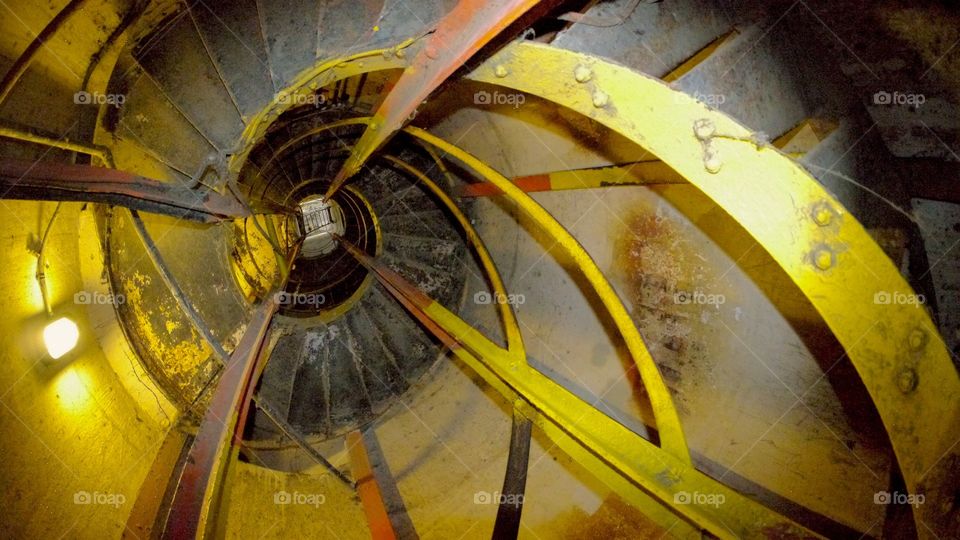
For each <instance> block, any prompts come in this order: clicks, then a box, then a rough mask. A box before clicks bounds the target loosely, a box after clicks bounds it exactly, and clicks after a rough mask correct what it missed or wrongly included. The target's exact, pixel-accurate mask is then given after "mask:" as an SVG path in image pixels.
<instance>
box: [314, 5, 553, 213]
mask: <svg viewBox="0 0 960 540" xmlns="http://www.w3.org/2000/svg"><path fill="white" fill-rule="evenodd" d="M538 3H539V0H494V1H490V0H486V1H484V0H460V1H459V2H457V4H456V6H454V8H453V9H452V10H450V12H449V13H447V14H446V15H445V16H444V17H443V19H441V20H440V22H439V23H437V26H436V27H435V28H434V30H433V32H432V33H431V34H430V35H429V36H428V37H427V38H426V43H425V45H424V47H423V49H422V50H421V51H420V52H419V53H418V54H417V56H416V57H415V58H414V59H413V61H412V62H411V65H410V67H409V68H407V69H406V70H404V72H403V75H401V76H400V79H399V80H398V81H397V84H396V85H394V87H393V88H392V89H391V90H390V93H389V94H387V97H386V98H385V99H384V100H383V102H382V103H381V104H380V106H379V107H378V108H377V112H376V113H375V114H374V115H373V118H372V119H371V121H370V124H369V125H368V126H367V129H366V130H365V131H364V132H363V135H361V136H360V140H359V141H357V144H356V146H354V147H353V151H352V152H351V153H350V156H349V157H348V158H347V160H346V162H345V163H344V164H343V167H342V168H341V169H340V171H338V172H337V175H336V177H335V178H334V179H333V182H332V183H331V185H330V188H329V189H327V192H326V194H325V195H324V198H327V199H328V198H330V197H331V196H333V194H334V193H335V192H336V191H337V190H338V189H339V188H340V186H342V185H343V184H344V182H346V181H347V180H348V179H349V178H350V177H351V176H353V175H354V174H356V173H357V172H358V171H359V170H360V168H361V167H363V164H364V163H365V162H366V160H367V158H369V157H370V155H371V154H373V153H374V152H376V151H377V149H378V148H380V147H381V146H382V145H383V144H384V143H385V142H387V140H389V139H390V137H392V136H393V135H394V134H395V133H396V132H397V130H399V129H400V128H401V127H403V125H404V124H405V123H406V122H408V121H409V119H410V115H411V114H412V113H413V112H414V111H415V110H416V108H417V107H419V106H420V104H421V103H422V102H423V100H425V99H426V98H427V96H429V95H430V94H431V93H432V92H433V91H434V90H435V89H436V88H437V87H439V86H440V84H441V83H443V82H444V81H445V80H446V79H447V77H449V76H450V75H452V74H453V72H454V71H456V70H457V69H459V68H460V66H462V65H463V64H464V63H465V62H466V61H467V60H469V59H470V58H471V57H473V55H474V54H476V53H477V51H479V50H480V48H481V47H483V46H484V45H486V44H487V43H488V42H490V40H492V39H493V38H495V37H496V36H497V35H498V34H499V33H500V32H501V31H503V30H504V29H505V28H506V27H507V26H509V25H510V23H512V22H513V21H515V20H516V19H517V18H518V17H520V16H521V15H523V14H524V13H526V12H527V10H529V9H530V8H532V7H533V6H535V5H536V4H538Z"/></svg>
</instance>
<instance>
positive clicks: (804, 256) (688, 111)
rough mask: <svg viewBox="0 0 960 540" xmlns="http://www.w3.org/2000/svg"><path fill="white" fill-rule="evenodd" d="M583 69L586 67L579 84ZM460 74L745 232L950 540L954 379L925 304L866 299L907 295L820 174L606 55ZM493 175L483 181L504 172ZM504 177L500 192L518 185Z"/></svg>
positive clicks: (543, 51)
mask: <svg viewBox="0 0 960 540" xmlns="http://www.w3.org/2000/svg"><path fill="white" fill-rule="evenodd" d="M583 69H588V70H589V73H590V75H591V76H590V78H589V80H587V81H585V82H583V83H579V82H577V79H576V72H577V71H578V70H579V71H580V72H583ZM502 73H507V75H506V76H500V74H502ZM468 78H470V79H472V80H476V81H479V82H485V83H489V84H495V85H498V86H502V87H505V88H510V89H513V90H515V91H520V92H526V93H529V94H533V95H536V96H539V97H541V98H543V99H546V100H550V101H553V102H555V103H557V104H559V105H562V106H564V107H567V108H569V109H570V110H572V111H575V112H579V113H580V114H582V115H584V116H588V117H590V118H592V119H593V120H594V121H596V122H598V123H600V124H602V125H604V126H606V127H608V128H609V129H611V130H613V131H615V132H617V133H620V134H621V135H623V136H625V137H627V138H628V139H630V140H631V141H633V142H634V143H636V144H637V145H639V146H640V147H642V148H643V149H645V150H647V151H648V152H650V153H651V154H652V155H655V156H657V157H658V158H660V159H661V160H663V162H664V163H666V164H668V165H669V166H670V167H671V168H672V169H674V170H675V171H677V172H678V173H680V174H681V175H683V177H684V178H686V179H687V180H688V181H689V182H690V184H691V185H693V186H695V187H697V188H698V189H700V190H701V191H702V192H703V193H704V194H705V195H707V196H708V197H710V198H711V199H713V201H714V202H716V203H717V205H718V206H719V207H721V208H723V210H724V211H726V212H727V214H729V215H730V216H731V217H732V218H733V219H735V220H736V221H737V222H738V223H739V224H740V225H741V226H742V227H743V228H744V230H746V231H748V232H749V233H750V234H751V235H752V236H753V238H754V239H755V240H756V241H757V243H758V244H760V245H761V246H763V248H764V249H766V250H767V252H768V253H769V254H770V256H771V257H772V258H773V259H774V260H776V261H777V263H778V264H779V265H780V267H781V268H782V269H783V270H784V272H786V274H787V275H789V276H790V278H791V279H792V280H793V282H794V283H795V284H796V285H797V287H798V288H799V289H800V290H802V291H803V293H804V295H805V296H806V297H807V298H808V299H809V300H810V302H811V304H812V305H813V306H814V307H815V308H816V310H817V311H818V312H819V314H820V316H821V317H822V318H823V320H824V322H826V324H827V325H828V326H829V327H830V329H831V330H832V331H833V333H834V335H835V336H836V338H837V340H838V341H839V342H840V343H841V344H842V345H843V346H844V348H845V350H846V353H847V357H848V358H849V359H850V362H851V363H852V364H853V366H854V367H855V368H856V370H857V372H858V373H859V375H860V377H861V379H862V380H863V383H864V386H865V387H866V389H867V391H868V392H869V393H870V396H871V398H872V399H873V403H874V405H876V408H877V412H878V413H879V414H880V417H881V418H882V420H883V423H884V425H885V427H886V429H887V434H888V435H889V438H890V442H891V444H892V446H893V450H894V452H895V453H896V457H897V462H898V464H899V468H900V470H901V471H902V473H903V477H904V481H905V483H906V486H907V491H908V492H909V493H911V494H924V496H925V498H926V502H925V504H922V505H915V506H913V509H912V510H913V513H914V517H915V519H916V523H917V531H918V534H919V535H920V536H921V537H925V538H926V537H931V538H932V537H936V536H940V537H953V536H956V534H957V522H956V519H955V513H952V512H951V511H950V508H951V506H952V505H954V504H955V500H956V493H957V491H958V487H960V481H958V480H960V477H958V475H957V474H956V470H957V464H958V463H960V444H957V441H958V440H960V407H958V399H960V377H958V374H957V369H956V367H955V366H954V364H953V361H952V360H951V357H950V351H949V350H948V349H947V347H946V345H945V344H944V342H943V339H942V338H941V336H940V334H939V333H938V331H937V329H936V326H935V325H934V323H933V321H932V320H931V319H930V316H929V314H928V313H927V312H926V310H923V309H914V308H912V307H909V306H902V305H892V304H883V303H878V302H876V301H875V300H874V298H875V295H876V294H877V293H878V292H884V293H885V294H890V295H897V294H902V295H913V294H914V291H913V290H912V289H911V288H910V285H909V284H908V283H907V282H906V280H905V279H904V278H903V276H902V275H901V274H900V272H899V270H898V269H897V267H896V266H894V265H893V264H892V263H891V261H890V259H889V258H888V257H887V256H886V254H885V253H884V252H883V250H882V249H881V248H880V246H878V245H877V243H876V242H875V241H874V240H873V239H872V238H871V237H870V235H869V234H868V233H867V231H866V230H865V229H864V228H863V226H862V225H861V224H860V223H859V222H858V221H857V220H856V219H855V217H854V216H852V215H851V214H850V212H849V211H848V210H847V209H846V208H844V207H843V206H842V205H841V204H840V203H839V202H838V201H837V200H836V199H835V198H834V197H833V196H832V195H831V194H830V193H828V192H827V191H826V190H825V189H824V188H823V186H822V185H821V184H820V183H819V182H818V181H817V180H816V179H814V178H813V177H812V176H810V174H809V173H808V172H807V171H805V170H804V169H803V168H802V167H801V166H800V165H799V164H797V163H796V162H794V161H793V160H791V159H790V158H789V157H788V156H786V155H784V154H782V153H781V152H780V151H778V150H777V149H776V148H774V147H772V146H770V145H765V144H763V143H762V141H760V140H759V139H758V137H757V136H756V134H754V133H752V132H751V131H750V130H749V129H747V128H745V127H744V126H741V125H740V124H738V123H737V122H735V121H734V120H733V119H731V118H730V117H728V116H726V115H724V114H722V113H720V112H718V111H715V110H712V109H710V108H708V107H707V106H705V105H704V104H702V103H698V102H696V101H694V100H689V99H677V97H678V94H677V91H676V90H674V89H672V88H670V87H669V86H668V85H666V84H664V83H663V82H662V81H660V80H657V79H654V78H651V77H648V76H645V75H643V74H641V73H637V72H634V71H631V70H630V69H628V68H625V67H623V66H619V65H616V64H614V63H611V62H607V61H605V60H603V59H601V58H597V57H594V56H590V55H585V54H582V53H576V52H572V51H566V50H562V49H558V48H554V47H548V46H543V45H539V44H531V43H520V42H515V43H512V44H510V45H508V46H507V47H504V48H503V49H502V50H501V51H499V52H497V53H496V54H495V55H494V56H493V57H492V58H490V59H489V60H488V61H487V62H485V63H484V64H483V65H482V66H480V67H479V68H478V69H477V70H476V71H474V72H473V73H471V74H469V75H468ZM581 78H582V77H581ZM571 81H574V82H573V83H571ZM598 98H602V99H598ZM471 166H472V167H473V168H475V169H476V168H477V167H474V166H473V165H471ZM477 166H479V167H481V168H482V167H483V165H482V164H477ZM488 172H491V173H493V174H494V175H495V176H496V173H495V172H494V171H488ZM495 176H494V177H488V180H491V181H499V179H498V178H495ZM501 178H502V177H501ZM508 184H509V182H505V183H503V185H498V187H500V188H501V189H503V190H504V191H505V192H509V191H512V190H515V188H513V187H512V186H510V185H508ZM508 195H509V193H508ZM516 195H517V197H521V198H522V197H523V196H524V195H523V194H522V193H517V194H516ZM511 198H516V197H513V196H511Z"/></svg>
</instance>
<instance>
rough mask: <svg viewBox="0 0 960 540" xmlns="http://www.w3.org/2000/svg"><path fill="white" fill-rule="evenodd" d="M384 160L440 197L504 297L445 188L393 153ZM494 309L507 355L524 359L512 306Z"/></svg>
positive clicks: (480, 245)
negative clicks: (501, 326) (413, 177)
mask: <svg viewBox="0 0 960 540" xmlns="http://www.w3.org/2000/svg"><path fill="white" fill-rule="evenodd" d="M384 159H386V160H387V161H390V162H391V163H393V164H395V165H397V166H398V167H400V168H401V169H403V170H405V171H407V172H408V173H410V174H412V175H414V176H415V177H417V179H418V180H420V182H422V183H423V184H424V185H425V186H427V188H428V189H430V191H431V192H432V193H433V194H434V195H435V196H436V197H437V198H438V199H439V200H440V202H442V203H443V205H444V206H446V207H447V209H448V210H449V211H450V213H451V214H453V217H454V218H455V219H456V220H457V222H458V223H459V224H460V227H461V228H462V229H463V231H464V234H466V236H467V240H469V242H470V244H471V245H472V246H473V249H474V250H475V251H476V253H477V257H479V259H480V265H481V266H483V270H484V271H485V272H486V273H487V277H488V278H489V279H490V284H491V285H492V286H493V291H494V293H495V294H496V297H497V298H507V290H506V287H505V286H504V284H503V279H502V278H501V277H500V272H499V271H498V270H497V266H496V264H494V262H493V258H492V257H491V256H490V252H489V251H488V250H487V246H486V245H485V244H484V243H483V239H482V238H480V234H479V233H477V230H476V229H474V228H473V225H471V224H470V220H469V219H468V218H467V216H465V215H464V214H463V212H462V211H461V210H460V208H459V207H458V206H457V205H456V203H455V202H453V199H451V198H450V196H449V195H447V193H446V192H445V191H443V190H442V189H440V186H438V185H437V184H436V182H434V181H433V180H431V179H430V178H429V177H428V176H427V175H425V174H423V172H421V171H420V170H418V169H416V168H414V167H412V166H410V165H408V164H407V163H406V162H404V161H402V160H400V159H399V158H396V157H394V156H390V155H387V156H384ZM497 309H498V310H499V311H500V317H501V318H502V319H503V324H504V327H505V332H506V335H507V350H508V351H509V353H510V356H511V358H512V359H513V361H514V362H526V361H527V353H526V350H525V349H524V346H523V336H522V335H521V333H520V325H519V324H518V323H517V317H516V315H515V314H514V313H513V306H511V305H510V304H509V303H508V302H497Z"/></svg>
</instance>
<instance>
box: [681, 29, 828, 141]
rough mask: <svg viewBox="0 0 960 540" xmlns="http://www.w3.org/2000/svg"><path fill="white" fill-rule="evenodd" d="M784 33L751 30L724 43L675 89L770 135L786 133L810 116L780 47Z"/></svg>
mask: <svg viewBox="0 0 960 540" xmlns="http://www.w3.org/2000/svg"><path fill="white" fill-rule="evenodd" d="M785 31H786V28H780V27H774V28H772V29H769V30H768V29H764V28H761V27H759V26H750V27H748V28H746V29H744V30H743V31H739V32H738V34H737V35H736V36H735V37H732V38H731V39H728V40H726V41H724V42H723V43H722V44H721V45H720V46H719V47H717V49H716V50H715V51H713V53H712V54H710V55H709V56H708V57H707V58H705V59H704V60H703V61H702V62H701V63H700V64H698V65H697V66H695V67H693V68H692V69H690V70H689V71H688V72H687V73H686V74H684V75H683V76H681V77H680V78H679V79H677V80H676V81H675V82H673V83H672V86H673V87H674V88H676V89H678V90H682V91H683V92H686V93H687V94H688V95H690V96H692V97H694V98H696V99H699V100H700V101H703V102H705V103H706V104H707V105H710V106H713V107H715V108H717V109H720V110H721V111H723V112H725V113H727V114H729V115H730V116H732V117H733V118H735V119H736V120H737V121H738V122H740V123H741V124H744V125H745V126H747V127H749V128H750V129H752V130H754V131H762V132H763V133H766V134H767V135H771V134H773V135H776V134H780V133H786V132H787V131H788V130H789V129H790V128H792V127H793V126H795V125H797V124H798V123H799V122H801V121H802V120H803V119H804V118H806V117H807V116H808V115H809V113H810V112H811V111H810V110H809V109H810V107H808V106H807V105H806V104H805V98H804V96H805V94H804V91H803V84H802V81H800V80H799V78H800V75H799V72H798V71H796V69H795V68H793V67H790V65H792V64H790V65H788V64H789V63H788V62H784V60H783V58H782V54H781V51H779V49H778V47H777V43H781V42H783V40H785V39H789V36H787V35H783V34H782V33H783V32H785Z"/></svg>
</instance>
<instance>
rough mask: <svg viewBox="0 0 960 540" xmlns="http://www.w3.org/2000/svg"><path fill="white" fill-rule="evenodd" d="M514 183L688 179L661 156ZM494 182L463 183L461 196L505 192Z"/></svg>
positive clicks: (544, 186)
mask: <svg viewBox="0 0 960 540" xmlns="http://www.w3.org/2000/svg"><path fill="white" fill-rule="evenodd" d="M512 181H513V184H514V185H515V186H517V187H518V188H520V189H521V190H523V191H524V192H526V193H535V192H539V191H561V190H567V189H589V188H601V187H609V186H649V185H657V184H686V183H687V181H686V179H684V178H683V177H682V176H680V175H679V174H677V172H676V171H674V170H673V169H671V168H670V167H669V166H668V165H666V164H665V163H664V162H662V161H660V160H651V161H637V162H634V163H626V164H623V165H613V166H609V167H590V168H586V169H571V170H566V171H554V172H549V173H544V174H535V175H531V176H520V177H517V178H513V179H512ZM502 193H503V191H501V190H500V188H498V187H497V186H496V185H495V184H493V183H492V182H477V183H474V184H465V185H463V186H460V187H459V188H458V189H457V190H456V192H455V193H454V195H456V196H458V197H490V196H493V195H501V194H502Z"/></svg>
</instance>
